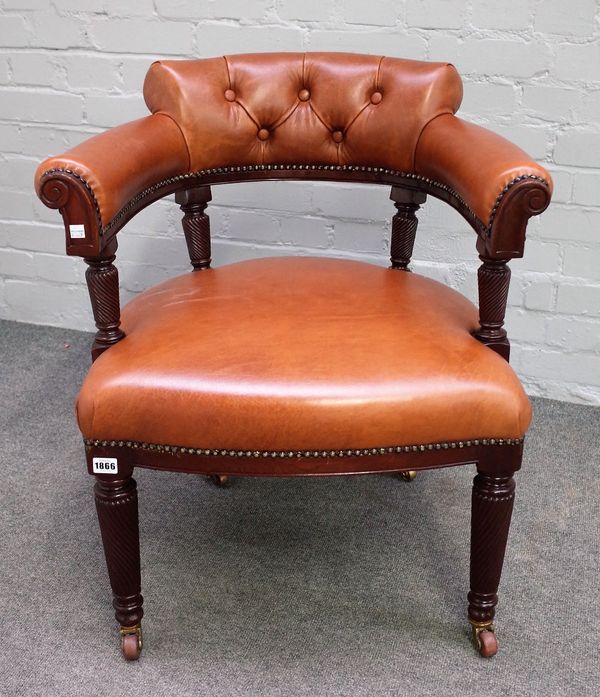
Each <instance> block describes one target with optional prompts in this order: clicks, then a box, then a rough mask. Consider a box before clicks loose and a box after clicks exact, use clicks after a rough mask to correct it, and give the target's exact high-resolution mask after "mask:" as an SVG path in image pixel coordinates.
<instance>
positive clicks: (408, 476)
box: [400, 470, 417, 482]
mask: <svg viewBox="0 0 600 697" xmlns="http://www.w3.org/2000/svg"><path fill="white" fill-rule="evenodd" d="M416 476H417V473H416V472H415V470H408V471H407V472H400V477H402V479H404V481H405V482H412V481H413V479H415V478H416Z"/></svg>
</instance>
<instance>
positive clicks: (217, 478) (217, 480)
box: [208, 474, 231, 486]
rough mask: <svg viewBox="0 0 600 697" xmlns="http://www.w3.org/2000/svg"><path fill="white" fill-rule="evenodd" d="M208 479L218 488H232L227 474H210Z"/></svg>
mask: <svg viewBox="0 0 600 697" xmlns="http://www.w3.org/2000/svg"><path fill="white" fill-rule="evenodd" d="M208 477H209V479H210V480H211V481H212V483H213V484H216V485H217V486H231V480H230V479H229V476H228V475H226V474H209V475H208Z"/></svg>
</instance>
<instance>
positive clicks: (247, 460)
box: [36, 53, 552, 659]
mask: <svg viewBox="0 0 600 697" xmlns="http://www.w3.org/2000/svg"><path fill="white" fill-rule="evenodd" d="M144 98H145V100H146V104H147V105H148V108H149V110H150V111H151V114H149V115H148V116H146V117H145V118H142V119H138V120H137V121H134V122H132V123H129V124H124V125H122V126H118V127H116V128H113V129H109V130H108V131H107V132H106V133H102V134H99V135H96V136H94V137H92V138H89V139H88V140H86V141H85V142H83V143H81V144H79V145H77V146H76V147H75V148H73V149H71V150H70V151H68V152H66V153H64V154H62V155H59V156H57V157H51V158H49V159H47V160H46V161H45V162H43V163H42V164H41V165H40V167H39V168H38V171H37V175H36V187H37V191H38V194H39V195H40V197H41V199H42V200H43V202H44V203H45V204H46V205H48V206H50V207H51V208H58V209H60V211H61V213H62V215H63V219H64V223H65V236H66V246H67V253H68V254H72V255H78V256H82V257H83V258H84V259H85V262H86V263H87V264H88V269H87V272H86V280H87V285H88V289H89V293H90V298H91V301H92V309H93V313H94V319H95V322H96V326H97V328H98V331H97V333H96V336H95V340H94V344H93V346H92V359H93V361H94V363H93V365H92V367H91V369H90V371H89V373H88V375H87V377H86V379H85V381H84V384H83V386H82V388H81V392H80V394H79V398H78V401H77V417H78V422H79V426H80V429H81V432H82V435H83V437H84V442H85V453H86V458H87V466H88V471H89V473H90V474H93V475H94V476H95V477H96V483H95V497H96V507H97V511H98V518H99V522H100V530H101V532H102V540H103V544H104V551H105V556H106V561H107V567H108V572H109V577H110V582H111V587H112V591H113V605H114V607H115V616H116V618H117V620H118V622H119V624H120V627H121V628H120V633H121V642H122V644H121V647H122V651H123V654H124V655H125V657H126V658H128V659H135V658H137V657H138V656H139V655H140V650H141V620H142V616H143V598H142V595H141V578H140V555H139V531H138V516H137V493H136V492H137V488H136V483H135V480H134V479H133V476H132V475H133V472H134V469H135V468H136V467H145V468H158V469H163V470H167V471H176V472H193V473H196V474H200V473H203V474H207V475H210V476H211V477H212V478H213V480H215V481H217V482H220V483H223V482H224V481H226V480H227V478H228V477H229V476H231V475H236V476H237V475H257V476H258V475H260V476H269V475H272V476H275V475H276V476H283V475H290V476H291V475H323V474H357V473H366V472H374V473H378V472H381V473H382V472H387V473H389V472H397V473H399V474H401V475H402V477H403V478H404V479H407V480H410V479H411V478H412V477H413V476H416V471H417V470H425V469H429V468H435V467H447V466H452V465H474V466H475V467H476V469H477V474H476V476H475V479H474V481H473V491H472V517H471V570H470V592H469V594H468V618H469V622H470V624H471V626H472V636H473V638H474V641H475V643H476V645H477V647H478V649H479V651H480V653H481V654H482V655H486V656H490V655H493V653H495V651H496V648H497V645H496V640H495V634H494V628H493V620H494V615H495V608H496V603H497V600H498V597H497V590H498V584H499V582H500V574H501V571H502V562H503V557H504V549H505V545H506V541H507V536H508V528H509V524H510V518H511V512H512V505H513V498H514V490H515V480H514V478H513V475H514V473H515V472H516V471H517V470H519V468H520V466H521V459H522V453H523V442H524V436H525V434H526V431H527V428H528V426H529V421H530V418H531V412H530V406H529V402H528V400H527V397H526V395H525V393H524V391H523V388H522V387H521V385H520V383H519V381H518V379H517V376H516V375H515V373H514V372H513V370H512V369H511V367H510V366H509V363H508V359H509V357H510V344H509V341H508V338H507V334H506V330H505V329H504V326H503V325H504V316H505V311H506V304H507V299H508V288H509V280H510V270H509V267H508V262H509V261H510V260H511V259H513V258H515V257H520V256H522V255H523V251H524V245H525V232H526V227H527V222H528V220H529V218H530V217H531V216H533V215H537V214H539V213H541V212H542V211H544V210H545V208H546V206H547V205H548V204H549V202H550V196H551V192H552V182H551V179H550V177H549V175H548V173H547V172H546V170H545V169H544V168H543V167H542V166H541V165H539V164H538V163H536V162H534V161H532V160H531V158H529V157H528V156H527V155H526V154H525V152H523V151H522V150H521V149H520V148H518V147H516V146H515V145H513V144H512V143H510V142H508V141H507V140H505V139H504V138H502V137H500V136H499V135H497V134H495V133H493V132H491V131H489V130H487V129H485V128H481V127H480V126H476V125H474V124H470V123H468V122H466V121H463V120H461V119H459V118H458V117H457V116H456V111H457V110H458V108H459V106H460V102H461V98H462V83H461V80H460V77H459V75H458V72H457V71H456V69H455V68H454V67H453V66H452V65H450V64H448V63H429V62H423V61H410V60H403V59H400V58H389V57H384V56H364V55H363V56H361V55H355V54H347V53H274V54H245V55H238V56H221V57H217V58H209V59H203V60H187V61H157V62H155V63H154V64H153V65H152V67H151V68H150V70H149V71H148V74H147V77H146V80H145V83H144ZM288 179H290V180H296V181H306V180H311V181H329V182H332V181H333V182H346V183H348V182H360V183H363V184H371V185H387V186H389V187H391V191H390V198H391V199H392V201H393V202H394V206H395V208H396V212H395V214H394V215H393V218H392V221H391V226H390V268H383V267H382V266H376V265H373V264H367V263H363V262H359V261H350V260H342V259H331V258H326V259H323V258H314V257H310V258H309V257H279V258H274V259H262V260H254V261H244V262H239V263H236V264H230V265H227V266H217V268H214V269H213V268H210V267H211V231H210V221H209V217H208V215H207V213H206V209H207V207H208V204H209V202H210V201H211V199H212V189H211V187H212V186H213V185H226V184H228V183H230V182H246V181H259V180H288ZM169 194H175V200H176V202H177V203H179V204H180V205H181V208H182V210H183V213H184V216H183V232H184V235H185V242H186V244H187V247H188V252H189V256H190V262H191V264H192V267H193V269H194V273H190V274H186V275H184V276H180V277H178V278H174V279H172V280H169V281H166V282H164V283H162V284H160V285H158V286H156V287H154V288H150V289H148V290H146V291H145V292H143V293H142V294H140V295H139V296H138V297H136V298H134V299H133V300H132V301H131V302H129V303H128V304H127V305H126V307H125V308H124V309H123V312H122V314H121V308H120V302H119V283H118V271H117V266H115V264H114V263H113V262H115V259H116V253H117V235H119V237H120V236H122V235H123V234H126V231H125V230H124V229H123V228H124V227H125V225H126V223H127V222H128V221H129V220H130V219H131V218H132V217H133V216H134V215H135V214H136V213H137V212H139V211H140V210H141V209H143V208H144V207H145V206H147V205H149V204H150V203H152V202H153V201H156V200H158V199H160V198H162V197H164V196H167V195H169ZM427 196H434V197H436V198H438V199H440V200H441V201H443V202H445V203H447V204H449V205H450V206H452V207H453V208H454V209H455V210H457V211H458V212H459V213H460V214H461V215H462V216H463V218H464V220H465V221H466V222H467V224H468V225H469V226H470V227H471V228H472V230H473V232H474V242H475V245H474V246H475V247H476V250H477V254H478V255H479V259H480V261H481V265H480V266H479V269H478V271H477V278H478V295H479V307H478V308H475V306H474V305H473V304H472V303H471V302H470V300H467V299H466V298H465V297H463V296H462V295H460V294H459V293H457V292H455V291H454V290H451V289H450V288H447V287H445V286H443V285H442V284H440V283H437V282H435V281H432V280H430V279H427V278H424V277H422V276H419V275H417V274H414V273H410V269H409V265H410V261H411V256H412V252H413V244H414V240H415V234H416V231H417V217H416V213H417V211H418V209H419V207H420V206H421V205H423V204H424V203H425V201H426V198H427ZM306 212H307V214H310V213H311V211H310V210H307V211H306ZM385 215H386V214H385V213H384V212H383V211H382V217H384V216H385ZM282 224H285V222H283V223H282ZM365 227H366V226H365ZM336 234H337V231H336ZM217 261H219V260H217ZM424 484H425V482H424ZM231 493H232V495H237V494H239V495H243V486H241V487H240V488H239V489H238V490H237V491H236V490H234V491H233V492H231ZM440 510H442V507H441V506H440ZM399 547H401V545H399Z"/></svg>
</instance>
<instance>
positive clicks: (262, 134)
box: [256, 128, 270, 140]
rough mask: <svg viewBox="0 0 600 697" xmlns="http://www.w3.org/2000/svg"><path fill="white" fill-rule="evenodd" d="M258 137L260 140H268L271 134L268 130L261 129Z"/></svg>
mask: <svg viewBox="0 0 600 697" xmlns="http://www.w3.org/2000/svg"><path fill="white" fill-rule="evenodd" d="M256 135H257V136H258V139H259V140H267V139H268V137H269V135H270V133H269V131H267V129H266V128H261V129H260V131H259V132H258V133H257V134H256Z"/></svg>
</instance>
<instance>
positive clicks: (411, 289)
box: [77, 258, 530, 473]
mask: <svg viewBox="0 0 600 697" xmlns="http://www.w3.org/2000/svg"><path fill="white" fill-rule="evenodd" d="M122 326H123V328H124V330H125V334H126V336H125V338H124V339H123V340H122V341H121V342H119V343H118V344H117V345H116V346H114V347H113V348H112V349H111V350H110V351H106V352H105V353H104V354H103V355H102V356H100V358H99V359H98V360H97V361H96V362H95V363H94V365H93V366H92V368H91V370H90V372H89V374H88V376H87V378H86V380H85V383H84V385H83V388H82V390H81V394H80V396H79V399H78V403H77V413H78V419H79V425H80V428H81V431H82V433H83V434H84V436H85V437H86V438H88V439H92V440H94V439H95V440H109V441H110V440H123V439H125V440H131V441H138V442H140V443H144V444H157V445H170V446H185V447H187V448H198V449H203V448H207V449H211V450H212V449H217V450H221V449H225V450H242V451H246V450H251V451H255V450H260V451H286V452H288V451H293V452H296V451H304V450H312V451H314V450H319V451H321V450H328V451H329V450H336V451H337V450H346V449H352V450H354V449H370V448H380V447H389V446H399V445H402V446H405V445H416V444H430V443H452V442H459V441H466V440H469V439H477V438H482V437H486V438H503V439H513V438H521V437H522V436H523V435H524V434H525V431H526V430H527V426H528V425H529V418H530V407H529V402H528V400H527V397H526V396H525V393H524V392H523V389H522V387H521V385H520V383H519V381H518V380H517V378H516V376H515V374H514V372H513V371H512V369H511V368H510V366H509V365H508V363H506V361H504V360H503V359H502V358H501V357H500V356H499V355H498V354H497V353H495V352H493V351H490V350H489V349H488V348H486V347H485V346H484V345H483V344H481V343H480V342H479V341H477V340H476V339H475V338H474V337H473V336H472V334H473V332H474V331H475V330H476V329H477V327H478V319H477V310H476V308H475V307H474V306H473V305H472V304H471V303H470V302H469V301H467V300H466V299H465V298H464V297H463V296H462V295H460V294H459V293H456V292H455V291H453V290H451V289H449V288H447V287H446V286H444V285H442V284H440V283H437V282H436V281H432V280H429V279H427V278H424V277H422V276H419V275H417V274H409V273H398V272H396V271H394V270H391V269H385V268H381V267H378V266H373V265H371V264H365V263H360V262H356V261H344V260H334V259H318V258H299V259H298V258H274V259H261V260H256V261H248V262H240V263H237V264H231V265H228V266H225V267H222V268H218V269H211V270H208V271H206V272H204V273H201V274H186V275H184V276H179V277H178V278H175V279H172V280H170V281H166V282H165V283H162V284H160V285H158V286H156V287H154V288H152V289H150V290H148V291H146V292H145V293H143V294H142V295H141V296H139V297H138V298H136V299H135V300H133V301H132V302H131V303H129V305H128V306H127V307H126V308H125V310H124V312H123V315H122ZM432 327H435V328H436V332H437V333H438V335H439V337H441V339H440V340H436V338H435V337H433V336H432ZM264 467H265V465H264V463H263V462H262V461H260V462H258V463H257V468H258V469H259V470H261V471H264ZM272 473H275V472H272Z"/></svg>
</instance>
